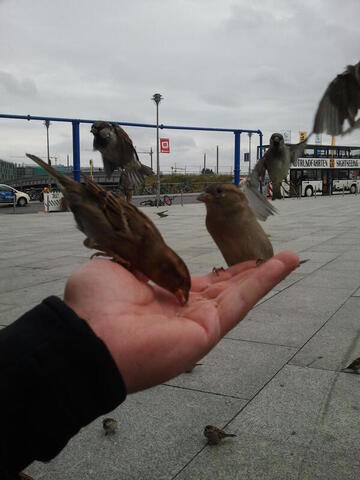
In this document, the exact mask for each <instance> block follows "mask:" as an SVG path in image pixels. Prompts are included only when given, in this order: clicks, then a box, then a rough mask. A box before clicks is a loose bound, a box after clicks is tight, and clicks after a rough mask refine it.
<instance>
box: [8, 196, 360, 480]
mask: <svg viewBox="0 0 360 480" xmlns="http://www.w3.org/2000/svg"><path fill="white" fill-rule="evenodd" d="M276 206H277V208H278V210H279V215H277V216H275V217H273V218H271V219H269V220H268V221H267V222H266V223H265V224H264V228H265V229H266V231H267V232H268V233H269V234H271V240H272V243H273V245H274V249H275V250H276V251H279V250H282V249H291V250H294V251H296V252H298V253H299V254H300V256H301V258H303V259H309V261H308V262H307V263H305V264H304V265H302V266H301V267H300V268H298V269H297V270H296V272H294V273H293V274H291V275H290V276H289V277H288V278H287V279H285V280H284V281H283V282H282V283H281V284H279V285H278V286H277V287H276V288H275V290H273V291H272V292H270V293H269V294H268V295H267V296H266V298H265V299H264V300H263V301H261V302H259V304H258V305H257V306H256V307H255V308H254V309H253V310H252V311H251V312H250V314H249V315H248V316H247V318H246V319H245V320H244V321H243V322H241V323H240V324H239V325H238V326H237V327H236V328H234V329H233V330H232V331H231V332H230V333H229V334H228V335H227V337H226V338H225V339H223V340H222V341H221V342H220V343H219V344H218V345H217V347H216V348H215V349H214V350H213V351H212V352H211V353H209V354H208V355H207V356H206V357H205V358H204V359H203V360H202V365H201V366H199V367H197V368H196V369H195V370H194V371H193V373H191V374H183V375H180V376H179V377H177V378H175V379H174V380H172V381H170V382H168V383H167V384H165V385H161V386H159V387H156V388H153V389H150V390H147V391H144V392H141V393H138V394H135V395H131V396H129V397H128V399H127V400H126V402H125V403H124V404H123V405H121V406H120V407H118V408H117V409H116V410H115V411H114V412H112V414H111V415H112V416H113V417H115V418H116V419H117V420H118V422H119V429H118V431H117V433H116V434H115V435H112V436H107V437H104V435H103V431H102V426H101V419H98V420H96V421H95V422H93V423H92V424H91V425H89V426H88V427H86V428H84V429H83V430H82V431H81V432H80V433H79V434H78V435H77V436H76V437H75V438H73V439H72V440H71V441H70V442H69V444H68V446H67V447H66V448H65V449H64V450H63V452H62V453H61V454H60V455H59V456H58V457H57V458H56V459H54V460H53V461H52V462H50V463H48V464H40V463H35V464H34V465H32V466H31V467H29V468H28V469H27V472H28V473H30V474H32V475H33V476H34V478H35V479H42V480H74V479H76V480H77V479H79V480H80V479H93V480H103V479H104V480H105V479H106V480H130V479H134V480H135V479H136V480H139V479H145V480H148V479H149V480H155V479H156V480H160V479H164V480H170V479H174V478H176V479H177V480H187V479H196V480H198V479H213V478H216V479H217V480H220V479H244V480H245V479H251V480H255V479H256V480H260V479H266V480H272V479H274V480H275V479H276V480H282V479H284V480H289V479H309V480H310V479H311V480H313V479H324V480H325V479H326V480H330V479H334V480H335V479H336V480H340V479H341V480H344V479H358V478H359V475H360V474H359V472H360V456H359V452H360V448H359V439H360V422H359V410H360V376H357V375H350V374H346V373H341V372H340V369H341V368H342V367H344V366H346V365H347V364H348V363H349V362H350V361H351V360H353V359H354V358H356V357H359V356H360V322H359V317H360V268H359V262H360V198H359V197H358V196H350V195H348V196H344V197H342V196H336V197H332V198H321V197H318V198H311V199H307V198H304V199H301V200H297V199H286V200H283V201H278V202H277V204H276ZM154 210H156V209H153V208H147V209H145V211H146V213H148V214H149V215H150V216H151V217H152V218H153V220H154V221H155V222H156V224H157V225H158V226H159V228H160V230H161V231H162V233H163V235H164V237H165V238H166V240H167V241H168V242H169V244H170V245H171V246H172V247H173V248H174V249H175V250H176V251H177V252H178V253H179V254H180V255H181V256H182V257H183V258H184V260H185V261H186V262H187V264H188V265H189V267H190V269H191V271H192V273H195V274H196V273H198V274H199V273H205V272H208V271H209V270H211V268H212V267H213V266H214V265H216V266H221V265H224V262H223V260H222V257H221V255H220V253H219V252H218V251H217V249H216V247H215V245H214V243H213V242H212V240H211V238H210V237H209V235H208V234H207V232H206V230H205V227H204V206H203V205H202V204H196V205H186V206H184V207H181V206H173V207H170V208H169V213H170V215H169V217H167V218H164V219H159V218H158V217H157V216H156V215H154ZM229 220H231V219H229ZM82 239H83V235H82V234H81V233H80V232H78V231H77V230H76V228H75V227H74V221H73V217H72V215H71V214H70V213H54V214H50V215H41V214H37V215H36V214H34V215H21V216H20V215H19V216H16V215H13V216H12V215H4V216H2V217H1V218H0V247H1V248H0V266H1V272H2V273H3V272H5V274H2V275H1V276H0V324H1V325H2V326H5V325H8V324H9V323H11V322H13V321H14V320H15V319H16V318H18V317H19V315H21V314H22V313H23V312H24V311H26V310H27V309H29V308H30V307H32V306H33V305H36V304H37V303H38V302H40V301H41V300H42V299H43V298H44V297H46V296H48V295H50V294H55V295H59V296H61V295H62V291H63V288H64V284H65V281H66V278H67V276H68V275H69V274H70V272H71V271H72V270H73V269H74V268H75V267H76V266H77V265H80V264H81V263H82V262H84V260H85V259H86V258H88V256H89V251H88V250H86V249H85V248H83V247H82V246H81V242H82ZM209 423H211V424H214V425H217V426H220V427H226V429H227V430H228V431H229V432H233V433H236V434H237V437H236V438H233V439H227V440H226V441H224V442H223V443H222V444H220V445H219V446H216V447H210V446H206V442H205V438H204V437H203V435H202V431H203V428H204V426H205V425H206V424H209ZM19 433H20V434H21V432H19Z"/></svg>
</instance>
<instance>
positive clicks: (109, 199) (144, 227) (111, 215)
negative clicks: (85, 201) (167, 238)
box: [84, 176, 162, 246]
mask: <svg viewBox="0 0 360 480" xmlns="http://www.w3.org/2000/svg"><path fill="white" fill-rule="evenodd" d="M84 183H85V186H86V189H87V190H88V192H89V193H90V194H92V195H94V196H96V197H98V198H99V199H100V206H101V208H102V210H103V212H104V215H105V216H106V218H107V220H108V221H109V223H110V224H111V226H112V228H113V229H114V231H115V232H116V235H117V236H118V237H121V239H122V240H125V241H129V242H132V243H133V245H134V246H139V245H140V244H141V242H142V240H143V238H147V237H150V236H151V237H157V238H160V239H162V237H161V234H160V232H159V230H158V229H157V228H156V227H155V225H154V224H153V222H152V221H151V220H150V219H149V217H147V216H146V215H145V214H144V213H142V212H141V211H140V210H139V209H138V208H137V207H135V206H134V205H132V204H130V203H128V202H127V201H126V200H125V199H124V198H122V197H118V196H116V195H114V194H113V193H112V192H110V191H107V190H105V189H103V188H102V187H101V186H100V185H98V184H97V183H95V182H93V181H92V180H90V179H89V178H87V177H85V176H84Z"/></svg>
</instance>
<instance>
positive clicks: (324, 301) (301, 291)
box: [227, 280, 352, 347]
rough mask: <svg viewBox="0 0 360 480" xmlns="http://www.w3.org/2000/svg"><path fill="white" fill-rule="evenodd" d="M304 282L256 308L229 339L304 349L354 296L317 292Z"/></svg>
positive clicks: (348, 292) (340, 291) (338, 291)
mask: <svg viewBox="0 0 360 480" xmlns="http://www.w3.org/2000/svg"><path fill="white" fill-rule="evenodd" d="M302 282H303V280H301V281H300V282H298V283H296V284H295V285H293V286H291V287H289V288H287V289H286V290H284V291H282V292H280V293H279V292H278V293H276V295H274V296H272V297H271V298H270V299H268V300H267V301H265V302H263V303H261V304H260V305H258V306H256V307H255V308H254V309H252V310H251V311H250V312H249V313H248V315H247V317H246V318H245V319H244V320H243V321H242V322H240V323H239V325H238V326H237V327H235V328H234V329H233V330H231V332H229V333H228V335H227V337H228V338H233V339H241V340H251V341H256V342H268V343H272V344H277V345H288V346H294V347H296V346H299V347H300V346H302V345H303V344H304V343H305V342H306V341H307V340H308V339H309V338H310V337H311V336H312V335H313V334H314V333H315V332H316V331H317V330H318V329H319V328H321V326H322V325H324V324H325V323H326V321H327V320H328V319H329V318H330V316H331V315H332V314H333V313H335V312H336V310H337V309H338V308H339V307H340V306H341V305H342V304H343V303H344V302H345V301H346V300H347V299H348V298H349V297H350V295H351V293H352V291H351V290H345V289H332V290H331V293H330V291H329V290H327V289H322V288H320V289H314V288H311V287H303V286H301V283H302Z"/></svg>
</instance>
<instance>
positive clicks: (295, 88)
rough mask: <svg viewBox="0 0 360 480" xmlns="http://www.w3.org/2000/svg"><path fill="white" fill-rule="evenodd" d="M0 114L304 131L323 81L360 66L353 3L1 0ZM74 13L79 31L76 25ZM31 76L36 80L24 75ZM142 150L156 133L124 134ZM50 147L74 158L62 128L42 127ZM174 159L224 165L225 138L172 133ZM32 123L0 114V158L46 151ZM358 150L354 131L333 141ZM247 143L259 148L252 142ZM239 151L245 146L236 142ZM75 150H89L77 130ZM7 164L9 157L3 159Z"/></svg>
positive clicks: (359, 12) (229, 149)
mask: <svg viewBox="0 0 360 480" xmlns="http://www.w3.org/2000/svg"><path fill="white" fill-rule="evenodd" d="M0 5H1V16H0V55H1V58H2V66H1V69H2V71H1V72H0V92H1V97H2V99H1V104H2V107H1V108H2V113H19V114H28V113H30V114H33V115H51V116H65V117H75V118H90V119H109V120H118V121H130V122H139V123H151V124H153V123H154V122H155V106H154V103H153V102H152V101H151V96H152V94H153V93H154V92H156V91H159V92H160V93H162V94H163V96H164V100H163V101H162V102H161V104H160V122H161V123H165V124H172V125H192V126H209V127H228V128H235V127H236V128H254V129H261V130H262V131H263V132H264V140H265V139H268V137H269V136H270V134H271V133H272V132H273V131H276V130H280V129H291V130H292V131H293V138H295V137H296V133H294V132H297V131H298V130H308V131H309V129H310V128H311V124H312V119H313V115H314V111H315V108H316V106H317V102H318V101H319V99H320V97H321V95H322V94H323V92H324V90H325V88H326V86H327V84H328V83H329V81H330V80H331V79H332V78H333V77H334V76H335V75H336V74H337V73H339V72H341V71H342V70H343V69H344V67H345V66H346V65H347V64H349V63H350V64H351V63H355V62H357V61H359V49H358V45H359V44H360V30H359V29H358V18H359V17H360V3H359V2H358V0H347V1H346V2H341V3H340V2H338V0H318V1H317V2H314V1H313V0H303V1H302V2H301V3H296V2H289V1H287V0H267V1H265V2H264V1H263V0H252V2H249V1H248V0H236V1H234V0H223V1H222V2H218V1H216V0H181V1H178V2H164V1H162V0H152V1H151V2H149V1H146V0H133V1H132V2H128V1H127V0H118V1H116V2H115V1H113V0H103V2H101V4H99V2H98V1H95V0H79V1H77V2H74V1H70V0H63V1H62V2H48V1H46V0H37V1H36V2H28V1H27V0H17V1H16V2H9V1H5V2H4V1H1V0H0ZM79 18H81V24H79ZM32 79H33V80H32ZM125 129H126V131H127V132H128V133H129V135H130V136H131V138H133V141H134V144H135V145H137V146H139V149H140V148H141V150H144V151H145V150H149V149H150V148H153V150H155V138H156V137H155V130H153V129H147V128H130V127H129V128H127V127H126V128H125ZM50 133H51V148H52V149H53V151H54V152H56V153H57V154H58V155H59V157H62V158H63V160H64V159H65V160H66V155H67V154H70V155H71V146H72V137H71V135H72V132H71V125H69V124H66V125H65V124H64V125H61V124H54V125H52V127H51V132H50ZM161 135H163V136H169V138H170V141H171V146H172V147H173V148H172V152H171V154H170V155H169V156H167V157H165V156H164V161H165V162H167V163H166V164H167V165H170V164H171V162H172V163H174V162H176V163H177V165H178V164H181V163H184V164H185V163H187V164H189V162H191V163H194V162H195V163H197V164H198V165H199V167H200V166H201V163H202V156H203V153H204V151H207V152H208V154H209V161H211V159H213V158H214V152H215V148H216V145H217V144H220V146H221V152H222V155H223V157H222V158H223V161H224V162H226V163H227V162H229V163H231V162H232V156H233V140H234V139H233V135H232V134H215V133H205V132H191V131H181V132H176V131H174V130H167V131H165V130H164V131H162V132H161ZM44 139H45V137H44V127H43V125H42V123H41V122H18V121H6V120H4V119H0V156H1V157H5V156H8V157H9V158H10V155H16V156H17V155H18V156H21V155H23V152H24V151H25V150H27V149H28V147H32V148H33V150H34V153H36V151H38V152H42V151H43V150H44V145H45V143H44ZM338 141H339V142H342V143H355V144H356V143H360V133H359V132H356V133H355V134H354V135H351V136H350V137H346V138H342V139H339V140H338ZM253 142H254V143H253V145H256V143H257V142H258V139H257V136H255V137H254V138H253ZM241 145H242V149H244V150H245V149H246V148H247V140H245V139H244V137H243V136H242V140H241ZM81 155H82V161H83V162H84V164H85V163H86V162H88V160H89V158H94V161H95V162H99V163H100V162H101V160H100V156H99V155H98V154H95V153H94V152H92V136H91V135H90V133H89V126H88V125H84V126H82V127H81ZM11 158H13V157H11Z"/></svg>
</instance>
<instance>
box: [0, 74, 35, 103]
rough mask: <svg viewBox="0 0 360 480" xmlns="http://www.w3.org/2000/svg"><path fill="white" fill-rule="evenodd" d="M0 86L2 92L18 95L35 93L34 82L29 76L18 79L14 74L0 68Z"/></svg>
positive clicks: (26, 95)
mask: <svg viewBox="0 0 360 480" xmlns="http://www.w3.org/2000/svg"><path fill="white" fill-rule="evenodd" d="M0 88H2V89H3V90H4V94H5V95H6V94H9V95H15V96H19V97H24V96H25V97H28V96H34V95H36V94H37V88H36V85H35V82H34V81H33V80H31V79H29V78H25V79H24V80H18V79H17V78H16V77H15V76H14V75H12V74H11V73H8V72H4V71H1V70H0Z"/></svg>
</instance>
